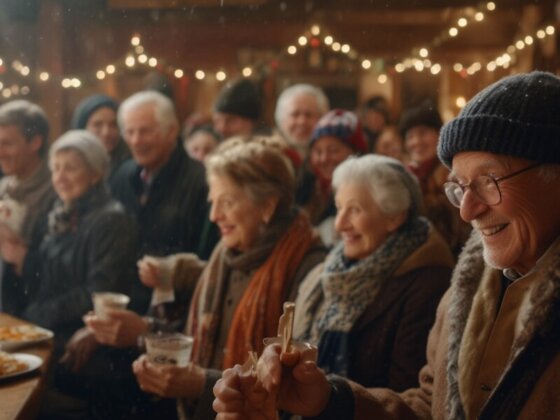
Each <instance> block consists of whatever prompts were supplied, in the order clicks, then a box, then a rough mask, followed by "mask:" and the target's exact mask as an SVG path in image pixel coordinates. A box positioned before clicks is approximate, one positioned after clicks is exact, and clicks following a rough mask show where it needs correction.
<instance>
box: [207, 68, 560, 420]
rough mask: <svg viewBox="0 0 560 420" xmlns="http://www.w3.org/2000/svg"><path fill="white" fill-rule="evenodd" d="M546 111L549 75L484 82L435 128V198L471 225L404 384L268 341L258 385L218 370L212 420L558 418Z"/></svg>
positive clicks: (557, 217)
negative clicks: (321, 364) (439, 173)
mask: <svg viewBox="0 0 560 420" xmlns="http://www.w3.org/2000/svg"><path fill="white" fill-rule="evenodd" d="M559 109H560V79H559V78H558V77H556V76H554V75H552V74H549V73H543V72H533V73H529V74H521V75H516V76H510V77H507V78H504V79H502V80H501V81H499V82H497V83H495V84H493V85H492V86H490V87H488V88H486V89H484V90H483V91H482V92H480V93H479V94H478V95H477V96H475V97H474V98H473V99H472V100H471V101H470V102H469V104H467V106H466V107H465V108H464V109H463V110H462V111H461V113H460V115H459V116H458V117H457V118H456V119H454V120H452V121H451V122H449V123H448V124H447V125H446V126H444V128H443V129H442V132H441V135H440V140H439V146H438V154H439V157H440V159H441V160H442V161H443V162H444V164H445V165H447V166H448V167H450V168H451V174H450V178H449V182H448V183H446V185H445V192H446V195H447V197H448V198H449V200H450V201H451V203H452V204H454V205H455V206H456V207H458V208H459V211H460V213H461V217H462V218H463V220H465V221H467V222H469V223H471V225H472V226H473V233H472V235H471V238H470V239H469V241H468V242H467V244H466V245H465V247H464V249H463V251H462V253H461V256H460V258H459V262H458V264H457V267H456V269H455V271H454V274H453V280H452V286H451V288H450V290H449V291H448V292H447V293H446V295H445V296H444V297H443V299H442V301H441V302H440V306H439V308H438V314H437V319H436V322H435V324H434V326H433V328H432V331H431V333H430V337H429V340H428V345H427V359H428V362H427V364H426V366H425V367H424V368H423V369H422V371H421V372H420V375H419V387H418V388H415V389H409V390H407V391H405V392H403V393H400V394H399V393H396V392H393V391H391V390H388V389H379V388H377V389H375V388H372V389H367V390H366V389H364V388H361V387H360V386H358V385H356V384H354V383H352V382H350V381H348V380H345V379H342V378H339V377H326V376H325V375H324V374H323V373H322V372H321V371H320V370H319V369H317V367H316V365H315V363H314V362H313V361H309V357H308V356H309V354H308V353H307V352H308V351H307V350H306V351H303V352H302V353H299V352H297V351H294V352H293V353H289V352H286V353H284V354H280V349H279V348H278V347H274V346H271V347H268V348H267V349H266V350H265V352H264V354H263V355H262V356H261V359H260V360H259V365H258V369H257V371H258V378H259V385H258V386H254V384H255V381H256V379H255V375H251V374H249V373H247V372H246V370H244V371H242V370H241V369H239V368H234V369H231V370H229V371H226V372H224V375H223V379H222V380H221V381H220V382H218V384H217V385H216V387H215V394H216V396H217V399H216V401H215V402H214V407H215V409H216V410H217V411H218V412H219V416H218V418H224V419H225V418H234V416H232V415H233V414H239V413H242V414H243V415H244V416H243V418H246V419H251V420H256V419H264V418H267V416H271V415H272V414H271V413H272V412H273V410H274V409H275V408H281V409H284V410H287V411H290V412H293V413H297V414H301V415H304V416H311V417H312V416H315V417H314V418H318V419H335V418H438V419H442V418H448V419H475V418H481V419H512V418H520V419H532V418H539V417H541V418H560V398H559V397H558V389H560V211H559V210H558V204H559V203H560V118H558V110H559ZM240 402H241V403H242V404H240ZM263 413H264V416H263ZM224 415H225V416H224ZM220 416H223V417H220ZM228 416H229V417H228Z"/></svg>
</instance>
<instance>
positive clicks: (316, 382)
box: [213, 343, 331, 420]
mask: <svg viewBox="0 0 560 420" xmlns="http://www.w3.org/2000/svg"><path fill="white" fill-rule="evenodd" d="M295 344H296V343H294V345H292V346H291V348H290V349H289V351H287V352H284V353H282V347H281V345H280V344H272V345H270V346H268V347H266V348H265V350H264V352H263V354H262V356H261V357H260V359H259V361H258V363H257V366H256V369H246V368H244V367H243V366H240V365H236V366H234V367H233V368H231V369H227V370H225V371H224V373H223V375H222V378H221V379H220V380H219V381H218V382H217V383H216V385H215V386H214V395H215V397H216V399H215V400H214V404H213V408H214V410H215V411H216V412H217V413H218V416H217V417H216V419H218V420H241V419H245V420H274V419H277V410H279V409H281V410H285V411H288V412H290V413H293V414H299V415H303V416H314V415H317V414H319V413H320V412H321V411H322V410H323V409H324V407H325V406H326V405H327V402H328V400H329V397H330V393H331V386H330V384H329V382H328V380H327V378H326V376H325V374H324V372H323V371H322V370H321V369H319V368H318V367H317V364H316V363H315V360H316V357H317V349H316V348H314V347H311V346H309V345H295Z"/></svg>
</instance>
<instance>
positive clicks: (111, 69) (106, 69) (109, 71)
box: [105, 64, 116, 74]
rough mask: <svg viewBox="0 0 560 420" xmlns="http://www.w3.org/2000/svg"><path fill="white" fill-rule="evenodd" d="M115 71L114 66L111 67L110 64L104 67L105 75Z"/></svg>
mask: <svg viewBox="0 0 560 420" xmlns="http://www.w3.org/2000/svg"><path fill="white" fill-rule="evenodd" d="M115 70H116V69H115V66H113V65H112V64H109V65H108V66H107V67H105V71H106V72H107V74H113V73H114V72H115Z"/></svg>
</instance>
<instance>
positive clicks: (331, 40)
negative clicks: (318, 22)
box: [324, 35, 334, 45]
mask: <svg viewBox="0 0 560 420" xmlns="http://www.w3.org/2000/svg"><path fill="white" fill-rule="evenodd" d="M324 41H325V44H326V45H332V43H333V42H334V39H333V37H332V36H330V35H328V36H326V37H325V39H324Z"/></svg>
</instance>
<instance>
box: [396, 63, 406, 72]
mask: <svg viewBox="0 0 560 420" xmlns="http://www.w3.org/2000/svg"><path fill="white" fill-rule="evenodd" d="M404 70H405V67H404V64H403V63H397V65H396V66H395V71H396V72H397V73H402V72H403V71H404Z"/></svg>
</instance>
